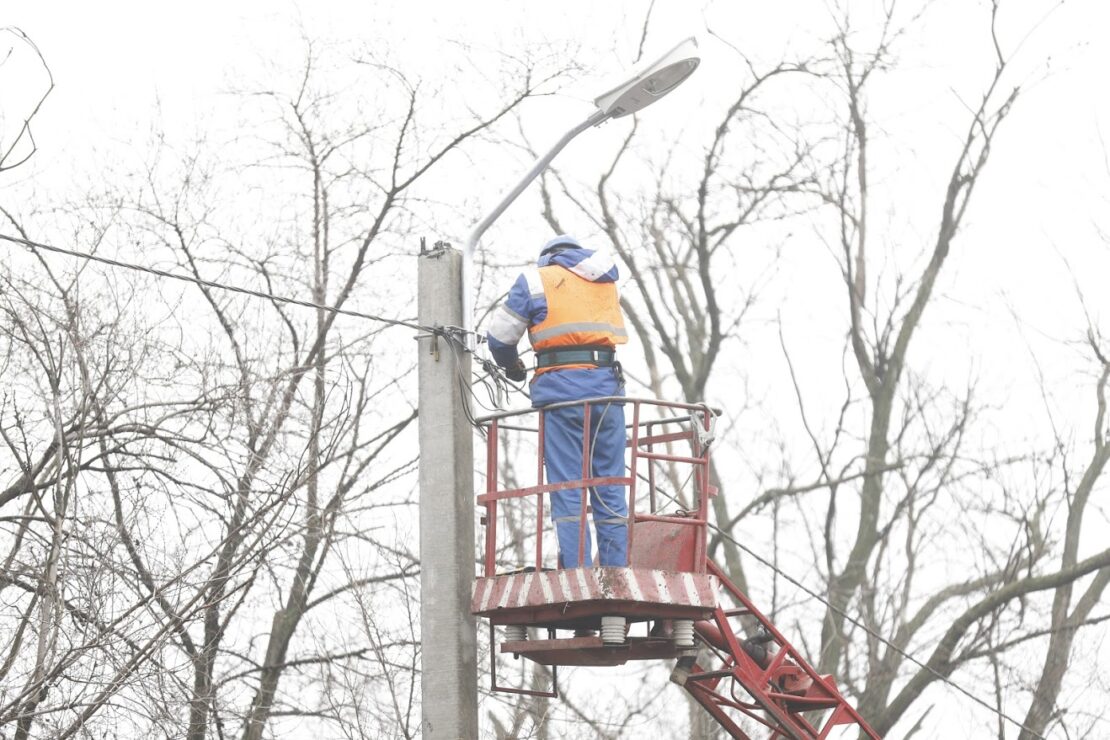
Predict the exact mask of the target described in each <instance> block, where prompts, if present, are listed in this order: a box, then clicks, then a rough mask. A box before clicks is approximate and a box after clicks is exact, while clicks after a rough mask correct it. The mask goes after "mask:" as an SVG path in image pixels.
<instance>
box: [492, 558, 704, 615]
mask: <svg viewBox="0 0 1110 740" xmlns="http://www.w3.org/2000/svg"><path fill="white" fill-rule="evenodd" d="M717 588H718V582H717V578H716V577H715V576H713V575H708V574H705V573H689V572H681V571H677V570H673V571H668V570H656V569H650V568H571V569H565V570H549V571H542V572H536V571H531V572H525V573H510V574H507V575H500V576H493V577H490V578H478V579H476V580H475V582H474V590H473V596H472V599H471V612H472V613H474V614H478V615H481V616H491V615H495V614H498V615H500V614H499V613H503V612H505V611H511V610H518V609H523V610H529V609H534V608H537V607H545V606H551V605H559V606H561V607H562V606H566V605H578V604H582V603H584V602H600V606H601V607H602V608H605V607H606V605H607V604H608V605H611V604H613V603H616V602H621V603H624V604H633V605H636V604H639V605H650V606H662V607H669V606H678V607H696V608H698V609H709V610H712V609H713V608H714V607H716V606H717ZM610 609H611V606H610ZM607 613H609V614H620V613H621V612H616V611H612V610H610V611H608V612H607Z"/></svg>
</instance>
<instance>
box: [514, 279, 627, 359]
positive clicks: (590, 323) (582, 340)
mask: <svg viewBox="0 0 1110 740" xmlns="http://www.w3.org/2000/svg"><path fill="white" fill-rule="evenodd" d="M538 272H539V274H540V280H541V281H542V282H543V294H544V297H545V298H546V299H547V318H545V319H544V320H543V321H541V322H540V323H538V324H536V325H535V326H533V327H531V328H530V329H529V330H528V337H529V339H530V340H531V342H532V347H534V348H535V349H537V350H541V349H555V348H558V347H573V346H581V345H594V346H598V345H601V346H605V347H615V346H616V345H618V344H625V343H626V342H628V332H627V331H625V328H624V316H623V315H622V314H621V308H620V303H619V298H618V296H617V286H616V285H615V284H613V283H594V282H590V281H589V280H586V279H584V278H582V277H579V276H578V275H575V274H574V273H572V272H571V271H570V270H567V269H565V268H563V267H560V266H559V265H548V266H547V267H541V268H540V269H539V271H538ZM580 367H581V368H588V367H594V365H589V364H583V365H561V366H559V367H558V368H543V369H540V370H537V371H536V374H537V375H538V374H540V373H544V372H549V371H551V370H556V369H558V370H570V369H574V368H580Z"/></svg>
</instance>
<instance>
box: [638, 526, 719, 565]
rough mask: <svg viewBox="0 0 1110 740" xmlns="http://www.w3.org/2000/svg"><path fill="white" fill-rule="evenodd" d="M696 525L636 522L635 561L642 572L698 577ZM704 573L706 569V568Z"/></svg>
mask: <svg viewBox="0 0 1110 740" xmlns="http://www.w3.org/2000/svg"><path fill="white" fill-rule="evenodd" d="M694 526H697V525H696V523H693V524H686V523H681V524H680V523H677V522H666V521H658V520H655V521H652V520H641V521H637V522H636V539H635V540H634V541H633V543H632V553H631V560H632V562H634V563H636V566H637V567H639V568H649V569H652V570H663V571H684V572H687V573H696V572H697V571H698V567H697V566H696V565H695V563H694V549H695V540H696V537H697V532H695V531H694ZM698 565H702V569H704V565H703V564H701V563H699V564H698Z"/></svg>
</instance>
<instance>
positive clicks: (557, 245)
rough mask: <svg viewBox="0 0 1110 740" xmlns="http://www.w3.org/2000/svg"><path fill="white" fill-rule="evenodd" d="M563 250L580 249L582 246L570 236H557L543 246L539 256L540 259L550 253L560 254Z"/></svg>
mask: <svg viewBox="0 0 1110 740" xmlns="http://www.w3.org/2000/svg"><path fill="white" fill-rule="evenodd" d="M564 249H582V245H581V244H579V243H578V240H577V239H575V238H574V237H573V236H571V235H570V234H559V236H557V237H555V238H554V239H552V240H551V241H549V242H548V243H547V244H544V245H543V249H541V250H540V256H541V257H542V256H543V255H545V254H548V253H550V252H561V251H563V250H564Z"/></svg>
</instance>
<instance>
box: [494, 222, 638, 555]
mask: <svg viewBox="0 0 1110 740" xmlns="http://www.w3.org/2000/svg"><path fill="white" fill-rule="evenodd" d="M616 280H617V267H616V265H615V264H614V262H613V259H612V257H610V256H607V255H605V254H603V253H602V252H596V251H593V250H590V249H585V248H583V247H582V245H581V244H579V243H578V241H577V240H576V239H575V238H574V237H572V236H568V235H566V234H562V235H560V236H557V237H555V238H554V239H552V240H551V241H549V242H547V243H546V244H545V245H544V246H543V249H542V250H541V252H540V258H539V261H538V262H537V264H536V266H535V267H530V268H528V269H526V270H525V271H524V272H523V273H522V274H521V275H520V276H519V277H518V278H517V279H516V282H514V283H513V286H512V288H511V289H510V290H509V295H508V297H507V298H506V299H505V301H504V302H503V303H502V304H501V305H500V306H498V308H497V310H496V311H495V312H494V314H493V316H492V318H491V320H490V324H489V330H488V332H487V340H488V342H489V349H490V354H492V355H493V358H494V360H495V361H496V362H497V364H498V365H500V366H501V367H503V368H505V369H506V375H507V377H508V378H509V379H510V380H514V381H523V380H524V379H525V378H526V370H525V367H524V362H523V361H522V360H521V359H520V356H519V354H518V353H517V342H519V341H520V339H521V337H522V336H523V335H524V332H525V331H527V332H528V338H529V340H530V341H531V343H532V348H533V349H534V350H535V353H536V367H535V375H534V376H533V379H532V383H531V395H532V406H534V407H537V408H542V407H545V406H549V405H551V404H557V403H560V402H563V401H582V400H585V399H591V398H603V397H606V396H623V395H624V378H623V376H622V374H621V369H620V365H619V364H618V363H617V357H616V345H618V344H624V343H625V342H627V341H628V333H627V332H626V331H625V328H624V317H623V316H622V314H621V309H620V304H619V302H618V297H617V286H616ZM584 411H585V404H579V405H573V406H568V407H566V408H556V409H550V410H547V411H545V413H544V415H543V417H544V425H543V432H544V462H545V466H546V469H547V480H548V482H549V483H562V482H564V481H571V480H581V479H582V468H583V466H582V438H583V422H584V416H585V413H584ZM624 447H625V429H624V405H623V404H622V403H620V402H602V403H594V404H590V442H589V455H590V457H591V462H592V464H591V467H590V470H591V475H592V476H593V477H623V476H624ZM590 494H591V495H590V505H591V507H592V510H593V523H594V528H595V529H596V530H597V543H598V562H599V564H600V565H602V566H625V565H627V564H628V504H627V501H626V500H625V489H624V486H620V485H606V486H596V487H591V488H590ZM581 496H582V491H581V489H568V490H562V491H552V492H551V519H552V521H553V522H554V523H555V533H556V537H557V539H558V542H559V567H561V568H578V567H583V566H585V567H589V566H592V565H593V551H592V547H591V542H590V531H589V527H586V546H585V550H584V552H585V557H584V560H585V562H584V563H581V564H580V563H579V562H578V526H579V517H580V513H581V508H580V507H581V501H582V499H581Z"/></svg>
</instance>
